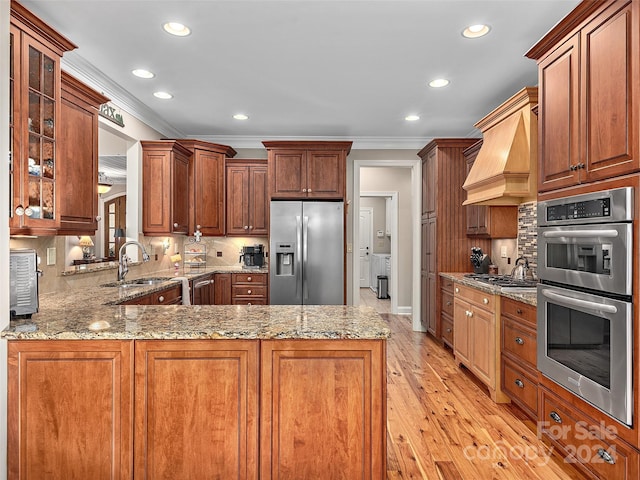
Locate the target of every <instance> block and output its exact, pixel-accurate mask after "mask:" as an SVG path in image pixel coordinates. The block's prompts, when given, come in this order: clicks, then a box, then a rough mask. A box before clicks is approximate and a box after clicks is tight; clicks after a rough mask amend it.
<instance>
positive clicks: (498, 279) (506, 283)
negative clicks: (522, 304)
mask: <svg viewBox="0 0 640 480" xmlns="http://www.w3.org/2000/svg"><path fill="white" fill-rule="evenodd" d="M464 276H465V277H466V278H470V279H471V280H476V281H477V282H482V283H488V284H490V285H495V286H496V287H518V288H535V287H536V285H538V281H537V280H516V279H515V278H512V277H511V275H489V274H488V273H466V274H465V275H464Z"/></svg>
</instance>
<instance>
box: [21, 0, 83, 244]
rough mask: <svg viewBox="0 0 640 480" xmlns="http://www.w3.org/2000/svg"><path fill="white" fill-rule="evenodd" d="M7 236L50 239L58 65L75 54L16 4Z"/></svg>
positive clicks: (54, 213)
mask: <svg viewBox="0 0 640 480" xmlns="http://www.w3.org/2000/svg"><path fill="white" fill-rule="evenodd" d="M10 45H11V51H10V52H11V53H10V55H11V58H10V62H9V63H10V73H9V75H10V119H9V129H10V131H9V135H10V142H11V152H10V161H9V163H10V175H11V187H10V196H11V197H10V208H11V212H10V227H11V233H12V234H15V233H34V234H54V233H55V230H56V228H57V227H58V225H59V222H60V219H59V216H58V214H57V190H56V176H57V175H56V173H57V172H56V163H57V161H58V158H57V157H56V140H57V132H58V128H59V127H58V123H59V118H60V92H61V91H60V59H61V57H62V54H63V53H64V52H65V51H68V50H71V49H73V48H75V45H73V44H72V43H71V42H69V41H68V40H67V39H65V38H64V37H62V36H60V35H59V34H57V33H56V32H55V31H53V30H52V29H51V28H50V27H48V26H47V25H46V24H44V23H43V22H41V21H40V20H39V19H38V18H37V17H35V16H33V15H32V14H31V13H30V12H29V11H28V10H26V9H24V8H23V7H21V6H20V5H19V4H16V3H15V2H12V4H11V37H10Z"/></svg>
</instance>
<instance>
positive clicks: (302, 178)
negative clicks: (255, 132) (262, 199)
mask: <svg viewBox="0 0 640 480" xmlns="http://www.w3.org/2000/svg"><path fill="white" fill-rule="evenodd" d="M262 143H263V144H264V146H265V147H266V148H267V153H268V164H269V185H270V187H269V194H270V197H271V198H278V199H299V198H319V199H328V200H344V198H345V195H346V180H345V178H346V173H347V170H346V168H347V167H346V165H347V155H348V154H349V152H350V151H351V142H311V141H309V142H304V141H265V142H262Z"/></svg>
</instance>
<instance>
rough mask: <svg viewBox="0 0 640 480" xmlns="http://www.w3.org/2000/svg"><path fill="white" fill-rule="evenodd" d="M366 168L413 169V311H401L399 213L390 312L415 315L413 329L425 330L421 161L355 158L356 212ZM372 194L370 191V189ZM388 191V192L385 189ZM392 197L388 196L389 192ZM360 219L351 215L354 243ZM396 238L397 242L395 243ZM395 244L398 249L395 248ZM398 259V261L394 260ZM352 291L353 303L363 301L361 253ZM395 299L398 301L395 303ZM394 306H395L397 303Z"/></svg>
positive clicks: (356, 259) (355, 265) (394, 233)
mask: <svg viewBox="0 0 640 480" xmlns="http://www.w3.org/2000/svg"><path fill="white" fill-rule="evenodd" d="M365 167H392V168H396V167H397V168H410V169H411V225H412V226H413V232H412V249H411V250H412V254H413V262H412V269H411V311H404V309H403V311H402V312H399V311H398V305H397V301H398V295H397V288H398V251H397V249H398V247H397V245H396V243H397V239H398V215H397V214H396V215H395V219H394V222H393V225H392V232H391V259H392V261H391V279H392V280H391V288H392V291H391V302H392V305H391V313H393V314H407V315H411V317H412V325H413V330H414V331H417V332H423V331H424V329H423V327H422V325H421V324H420V215H421V209H422V207H421V202H422V190H421V189H422V161H421V160H420V159H419V158H418V159H416V160H354V161H353V200H352V202H353V211H354V212H359V211H360V195H361V194H362V193H361V192H360V169H361V168H365ZM369 193H371V192H369ZM383 193H387V194H388V193H389V192H383ZM386 196H389V195H386ZM359 223H360V219H359V218H357V216H356V215H352V228H353V244H354V245H359V244H360V232H359V231H358V230H359ZM394 238H395V242H394ZM394 245H395V251H394ZM394 259H395V261H394ZM352 271H353V272H354V275H352V294H353V304H354V305H359V304H360V278H359V276H360V275H359V274H358V275H355V272H359V271H360V257H359V255H352ZM394 299H395V304H394ZM394 305H395V306H394Z"/></svg>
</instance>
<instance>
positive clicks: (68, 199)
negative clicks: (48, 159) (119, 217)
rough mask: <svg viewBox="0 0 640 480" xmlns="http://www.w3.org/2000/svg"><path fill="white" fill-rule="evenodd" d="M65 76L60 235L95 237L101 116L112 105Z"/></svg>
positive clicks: (60, 140)
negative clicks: (106, 107)
mask: <svg viewBox="0 0 640 480" xmlns="http://www.w3.org/2000/svg"><path fill="white" fill-rule="evenodd" d="M108 101H109V99H108V98H106V97H105V96H104V95H101V94H100V93H98V92H96V91H95V90H92V89H91V88H89V87H88V86H86V85H85V84H83V83H82V82H80V81H78V80H76V79H75V78H73V77H72V76H71V75H69V74H67V73H66V72H62V102H61V107H60V108H61V111H60V113H61V115H60V133H59V135H58V142H57V143H58V159H59V161H58V165H57V167H58V177H59V178H63V179H64V181H63V182H62V183H60V184H58V186H57V188H58V190H59V191H60V204H59V207H60V208H59V213H60V228H59V229H58V234H59V235H95V232H96V229H97V228H98V224H97V221H96V217H97V215H98V191H97V184H98V112H99V109H100V105H101V104H103V103H106V102H108Z"/></svg>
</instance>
